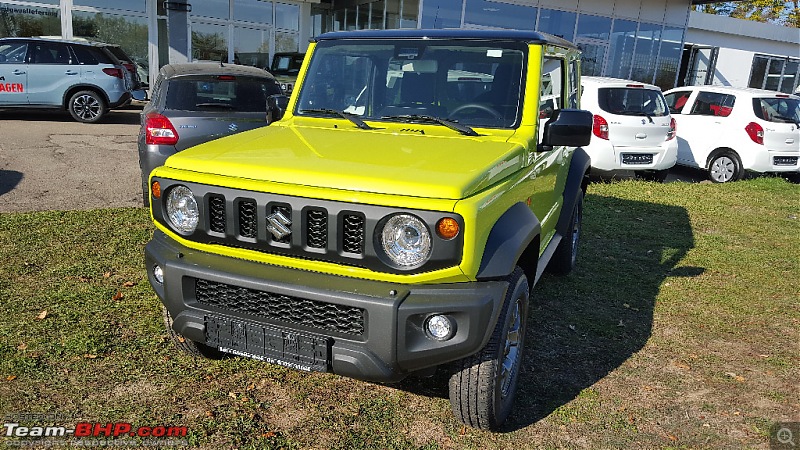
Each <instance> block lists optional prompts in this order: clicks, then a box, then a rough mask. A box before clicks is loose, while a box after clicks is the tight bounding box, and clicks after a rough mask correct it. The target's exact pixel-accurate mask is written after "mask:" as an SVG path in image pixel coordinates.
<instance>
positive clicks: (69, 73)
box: [64, 70, 78, 75]
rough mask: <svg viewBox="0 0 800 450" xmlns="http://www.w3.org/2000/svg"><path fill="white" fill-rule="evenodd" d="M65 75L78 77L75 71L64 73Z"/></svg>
mask: <svg viewBox="0 0 800 450" xmlns="http://www.w3.org/2000/svg"><path fill="white" fill-rule="evenodd" d="M64 74H65V75H77V74H78V72H75V71H74V70H68V71H66V72H64Z"/></svg>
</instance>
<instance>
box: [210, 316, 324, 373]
mask: <svg viewBox="0 0 800 450" xmlns="http://www.w3.org/2000/svg"><path fill="white" fill-rule="evenodd" d="M205 325H206V331H205V334H206V344H207V345H209V346H212V347H217V348H219V349H220V351H223V352H225V353H231V354H234V355H238V356H244V357H248V358H253V359H257V360H260V361H265V362H268V363H272V364H279V365H281V366H285V367H290V368H292V369H296V370H303V371H306V372H311V371H315V372H327V371H328V367H329V365H330V339H329V338H325V337H320V336H311V335H307V334H299V333H295V332H291V331H286V330H281V329H279V328H273V327H268V326H264V325H262V324H259V323H255V322H247V321H243V320H237V319H229V318H227V317H218V316H206V317H205Z"/></svg>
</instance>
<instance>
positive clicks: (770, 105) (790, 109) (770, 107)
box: [753, 97, 800, 124]
mask: <svg viewBox="0 0 800 450" xmlns="http://www.w3.org/2000/svg"><path fill="white" fill-rule="evenodd" d="M753 112H754V113H755V114H756V117H758V118H759V119H761V120H766V121H767V122H779V123H795V124H800V100H797V99H794V98H774V97H773V98H754V99H753Z"/></svg>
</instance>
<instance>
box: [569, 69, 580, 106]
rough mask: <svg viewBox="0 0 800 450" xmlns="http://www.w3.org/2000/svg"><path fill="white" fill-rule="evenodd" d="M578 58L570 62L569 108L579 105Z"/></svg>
mask: <svg viewBox="0 0 800 450" xmlns="http://www.w3.org/2000/svg"><path fill="white" fill-rule="evenodd" d="M578 73H579V70H578V60H577V59H575V60H572V61H570V63H569V100H568V103H567V107H568V108H577V107H578Z"/></svg>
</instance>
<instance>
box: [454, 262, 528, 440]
mask: <svg viewBox="0 0 800 450" xmlns="http://www.w3.org/2000/svg"><path fill="white" fill-rule="evenodd" d="M508 282H509V287H508V291H507V292H506V297H505V299H504V301H503V306H502V308H503V309H502V311H501V312H500V317H499V318H498V319H497V325H495V329H494V332H493V333H492V336H491V338H490V339H489V342H488V343H487V344H486V346H485V347H484V348H483V349H481V351H479V352H478V353H476V354H474V355H472V356H468V357H466V358H464V359H462V360H459V361H456V362H455V363H454V366H453V367H454V370H453V373H452V375H451V376H450V383H449V389H450V405H451V406H452V408H453V414H455V416H456V417H457V418H458V419H459V420H461V422H463V423H464V424H465V425H469V426H471V427H475V428H480V429H484V430H497V429H498V428H499V427H500V426H501V425H502V424H503V422H505V420H506V419H507V418H508V416H509V414H510V413H511V408H512V407H513V405H514V398H515V396H516V393H517V381H518V380H519V373H520V367H521V363H522V355H523V349H524V344H525V330H526V328H527V327H526V325H525V322H526V320H527V317H528V297H529V295H530V290H529V287H528V279H527V278H526V277H525V274H524V273H523V271H522V269H521V268H519V267H517V268H516V269H515V270H514V272H513V273H512V274H511V275H510V276H509V277H508Z"/></svg>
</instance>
